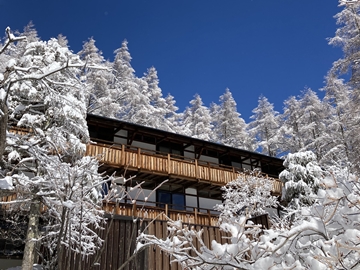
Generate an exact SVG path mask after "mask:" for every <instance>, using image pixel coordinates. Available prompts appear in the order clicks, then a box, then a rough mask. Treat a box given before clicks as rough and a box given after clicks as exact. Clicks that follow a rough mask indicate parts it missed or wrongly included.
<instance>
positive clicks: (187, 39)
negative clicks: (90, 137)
mask: <svg viewBox="0 0 360 270" xmlns="http://www.w3.org/2000/svg"><path fill="white" fill-rule="evenodd" d="M339 10H340V9H339V7H338V1H337V0H273V1H270V0H216V1H214V0H177V1H175V0H126V1H124V0H101V1H99V0H87V1H83V0H73V1H70V0H62V1H54V0H0V31H1V29H4V30H5V28H6V27H7V26H10V27H11V29H13V30H15V29H18V30H22V29H23V27H24V26H25V25H26V24H27V23H28V22H29V21H30V20H32V21H33V23H34V24H35V28H36V29H37V31H38V34H39V36H40V37H41V38H42V39H43V40H47V39H49V38H50V37H56V36H57V35H58V34H59V33H62V34H63V35H65V36H67V38H68V40H69V45H70V48H71V49H72V50H73V51H74V52H78V51H79V50H80V49H81V47H82V44H83V41H85V40H87V39H88V38H89V37H93V38H94V39H95V40H96V45H97V47H98V48H99V49H100V50H101V51H102V52H103V55H104V56H105V58H107V59H110V60H113V56H114V54H113V51H114V50H116V49H117V48H119V47H120V46H121V42H122V41H123V40H124V39H127V40H128V42H129V44H128V46H129V50H130V53H131V56H132V57H133V61H132V65H133V67H134V69H135V70H136V74H137V75H138V76H142V74H143V73H144V72H146V70H147V68H149V67H151V66H155V68H156V69H157V70H158V75H159V79H160V87H161V88H162V90H163V93H164V95H166V94H167V93H171V94H172V95H173V96H175V99H176V101H177V105H178V106H179V107H180V110H183V109H184V108H185V106H187V105H188V103H189V101H190V100H191V99H192V98H193V96H194V94H196V93H198V94H200V96H201V97H202V98H203V100H204V102H205V105H207V106H208V105H209V104H210V103H211V102H212V101H215V102H218V98H219V96H220V95H222V94H223V93H224V91H225V88H227V87H228V88H230V90H231V92H232V93H233V95H234V98H235V100H236V102H237V104H238V111H239V112H240V113H241V114H242V117H243V118H244V119H245V121H246V122H248V121H249V116H250V115H251V114H252V113H251V111H252V109H254V108H255V107H256V106H257V100H258V97H259V96H260V95H261V94H263V95H265V96H266V97H267V98H268V99H269V100H270V102H272V103H274V104H275V108H276V110H278V111H280V112H282V107H283V101H284V100H285V99H286V98H288V97H289V96H291V95H299V94H300V92H301V90H303V89H304V88H305V87H310V88H312V89H313V90H318V89H319V88H321V87H323V86H324V76H325V75H326V73H327V71H328V70H329V68H330V67H331V64H332V62H334V61H335V60H337V59H338V58H340V57H341V55H342V53H341V49H340V48H334V47H332V46H329V45H328V44H327V38H329V37H332V36H334V33H335V31H336V28H337V25H336V21H335V19H334V18H333V16H334V15H335V14H336V13H337V12H339Z"/></svg>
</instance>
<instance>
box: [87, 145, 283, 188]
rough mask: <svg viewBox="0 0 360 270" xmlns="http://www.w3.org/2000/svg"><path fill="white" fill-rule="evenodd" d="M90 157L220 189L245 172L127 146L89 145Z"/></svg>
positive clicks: (117, 165) (275, 180) (275, 186)
mask: <svg viewBox="0 0 360 270" xmlns="http://www.w3.org/2000/svg"><path fill="white" fill-rule="evenodd" d="M86 154H87V155H89V156H94V157H98V159H99V160H100V161H101V162H102V163H104V164H107V165H110V166H114V167H126V168H127V169H129V170H131V169H132V170H141V171H143V172H149V173H153V174H159V175H169V176H173V177H178V178H183V179H189V180H196V181H200V182H208V183H211V184H215V185H219V186H224V185H226V184H227V183H229V182H231V181H233V180H235V179H236V178H238V176H239V175H240V174H243V173H244V172H239V171H238V170H237V169H236V168H234V167H230V166H223V165H219V164H215V163H211V162H205V161H201V160H197V159H192V158H186V157H180V156H174V155H171V154H160V153H158V152H156V151H152V150H146V149H141V148H139V147H134V146H126V145H121V146H120V145H108V144H100V143H98V144H89V145H88V146H87V151H86ZM270 179H271V180H272V181H273V189H272V191H273V194H274V195H280V194H281V187H282V183H281V182H280V181H279V180H278V179H275V178H270Z"/></svg>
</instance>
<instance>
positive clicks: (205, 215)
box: [103, 201, 219, 226]
mask: <svg viewBox="0 0 360 270" xmlns="http://www.w3.org/2000/svg"><path fill="white" fill-rule="evenodd" d="M142 203H143V202H141V201H137V203H132V204H129V203H115V202H104V204H103V207H104V210H105V212H107V213H113V214H115V215H120V216H128V217H133V218H140V219H150V220H168V219H169V218H170V219H172V220H182V222H183V223H184V224H196V225H206V226H218V221H219V215H217V214H215V213H213V212H214V210H210V209H204V208H197V207H186V206H185V207H184V209H185V210H175V209H171V205H168V204H162V205H164V207H155V206H148V205H144V204H142Z"/></svg>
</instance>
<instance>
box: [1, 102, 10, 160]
mask: <svg viewBox="0 0 360 270" xmlns="http://www.w3.org/2000/svg"><path fill="white" fill-rule="evenodd" d="M0 104H1V105H0V110H1V112H2V114H1V115H0V159H1V160H0V165H3V164H2V163H3V155H4V152H5V146H6V131H7V124H8V108H7V106H6V104H5V102H1V103H0Z"/></svg>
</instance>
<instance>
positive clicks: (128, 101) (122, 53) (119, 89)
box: [113, 40, 154, 125]
mask: <svg viewBox="0 0 360 270" xmlns="http://www.w3.org/2000/svg"><path fill="white" fill-rule="evenodd" d="M127 44H128V42H127V41H126V40H124V41H123V43H122V45H121V47H120V48H119V49H117V50H115V54H116V55H115V60H114V63H113V70H114V75H115V89H116V95H117V100H118V102H119V104H120V111H119V112H118V114H117V118H119V119H121V120H124V121H128V122H132V123H136V124H141V125H147V124H148V123H150V117H151V115H152V113H153V112H154V109H153V107H152V106H151V105H150V97H149V95H148V84H147V82H146V80H145V79H143V78H137V77H136V76H135V70H134V69H133V67H132V66H131V56H130V53H129V49H128V46H127Z"/></svg>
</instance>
